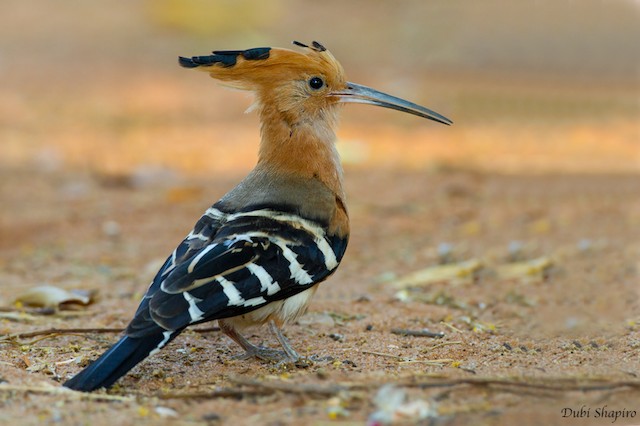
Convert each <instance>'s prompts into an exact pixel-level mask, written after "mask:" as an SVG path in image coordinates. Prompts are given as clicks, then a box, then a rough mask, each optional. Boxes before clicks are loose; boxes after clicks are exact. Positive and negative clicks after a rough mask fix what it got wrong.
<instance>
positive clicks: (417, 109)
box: [331, 82, 453, 126]
mask: <svg viewBox="0 0 640 426" xmlns="http://www.w3.org/2000/svg"><path fill="white" fill-rule="evenodd" d="M331 95H332V96H335V97H337V98H338V99H339V102H343V103H357V104H368V105H376V106H379V107H383V108H390V109H395V110H397V111H402V112H406V113H409V114H413V115H417V116H418V117H423V118H428V119H429V120H433V121H437V122H438V123H442V124H446V125H447V126H448V125H450V124H453V121H451V120H449V119H448V118H447V117H445V116H443V115H440V114H438V113H437V112H435V111H431V110H430V109H428V108H425V107H423V106H420V105H417V104H414V103H413V102H409V101H405V100H404V99H401V98H396V97H395V96H391V95H388V94H386V93H382V92H379V91H378V90H375V89H372V88H370V87H367V86H362V85H360V84H355V83H349V82H347V88H346V89H344V90H340V91H337V92H332V93H331Z"/></svg>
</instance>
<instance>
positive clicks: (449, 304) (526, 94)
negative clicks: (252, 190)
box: [0, 0, 640, 424]
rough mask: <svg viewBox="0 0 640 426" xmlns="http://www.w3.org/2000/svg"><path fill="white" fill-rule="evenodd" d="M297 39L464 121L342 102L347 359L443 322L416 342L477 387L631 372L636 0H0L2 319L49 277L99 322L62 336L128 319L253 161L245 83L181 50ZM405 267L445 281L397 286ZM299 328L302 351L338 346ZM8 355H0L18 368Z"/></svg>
mask: <svg viewBox="0 0 640 426" xmlns="http://www.w3.org/2000/svg"><path fill="white" fill-rule="evenodd" d="M292 40H299V41H301V42H305V43H310V42H311V41H312V40H317V41H319V42H321V43H323V44H324V45H325V46H327V48H329V49H330V50H331V51H332V53H333V54H334V55H335V57H336V58H337V59H338V60H339V61H340V62H341V63H342V64H343V66H344V68H345V70H346V72H347V75H348V78H349V80H351V81H353V82H355V83H360V84H364V85H367V86H371V87H373V88H376V89H378V90H381V91H384V92H387V93H390V94H393V95H396V96H399V97H402V98H405V99H408V100H411V101H414V102H417V103H419V104H422V105H424V106H426V107H428V108H431V109H433V110H435V111H437V112H439V113H441V114H443V115H445V116H447V117H449V118H451V119H452V120H453V121H454V125H453V126H450V127H449V126H444V125H441V124H438V123H434V122H431V121H427V120H421V119H418V118H417V117H415V116H410V115H408V114H400V113H397V112H393V111H390V110H386V109H382V108H371V107H365V106H362V105H347V106H345V108H344V114H343V117H342V124H341V126H340V129H339V131H338V149H339V150H340V152H341V155H342V158H343V161H344V163H345V177H346V192H347V198H348V206H349V212H350V218H351V223H352V233H351V237H350V243H349V244H350V247H349V250H348V251H347V254H346V256H345V258H344V261H343V264H342V266H341V267H340V268H339V270H338V271H337V272H336V274H335V276H334V277H332V279H331V281H330V282H329V283H328V284H327V285H326V286H324V285H323V288H322V290H321V291H319V292H318V294H317V296H316V297H315V298H314V301H313V304H312V306H311V308H310V311H311V312H312V313H322V312H325V313H326V312H333V313H338V314H339V316H340V317H341V318H342V317H344V318H346V317H349V318H351V317H352V316H353V314H354V313H357V314H360V315H363V318H366V319H362V321H366V324H373V325H374V330H379V331H378V332H377V333H378V334H375V336H376V337H375V342H374V338H371V337H367V336H366V333H368V331H364V330H365V322H361V321H360V320H353V321H351V320H349V321H347V320H345V325H344V327H346V328H338V330H345V331H344V333H345V335H347V336H349V337H348V339H351V340H347V344H346V345H345V347H348V348H351V349H350V350H353V352H352V353H351V355H349V356H350V357H351V358H349V359H353V360H354V361H355V362H356V363H357V364H358V365H360V366H363V365H364V366H365V367H363V369H364V370H365V371H366V370H369V368H368V367H367V366H368V365H370V364H369V363H371V362H374V361H372V359H371V358H370V357H367V356H365V355H363V353H360V352H359V350H358V348H357V345H359V344H360V343H358V344H356V346H352V343H351V342H360V341H361V340H360V339H359V338H358V337H357V336H358V333H360V337H362V341H365V340H366V339H367V338H369V339H370V343H367V344H366V345H365V346H363V347H366V348H369V350H372V349H373V350H379V351H380V352H388V351H391V350H392V349H389V348H391V346H390V345H391V344H394V345H396V346H395V348H399V347H400V346H401V347H402V349H398V351H400V350H402V351H405V350H407V347H406V346H405V341H403V340H398V339H401V338H402V337H401V336H395V335H391V334H389V333H388V332H386V331H385V330H387V331H388V329H389V328H390V327H392V326H397V327H406V328H422V327H425V328H429V329H433V330H434V331H443V332H446V333H448V334H449V333H452V332H451V330H450V329H449V328H446V327H445V326H443V325H442V322H444V323H445V324H452V325H453V329H455V330H457V333H458V334H451V336H452V337H451V339H458V338H459V339H460V340H463V341H465V342H468V343H469V345H470V346H468V348H470V349H469V350H468V351H467V352H463V351H466V350H467V346H461V349H460V351H459V352H456V351H457V350H458V349H457V347H455V346H446V347H445V346H443V347H442V348H440V349H438V352H429V355H425V356H433V357H434V358H438V357H439V358H442V359H455V360H462V361H463V362H464V363H465V364H464V365H466V366H467V367H468V368H469V369H471V370H475V369H476V367H478V372H479V373H480V374H481V375H485V374H491V373H496V372H498V373H504V374H506V375H512V374H516V373H514V372H515V371H524V372H526V373H527V374H529V373H531V368H532V366H534V365H535V366H536V368H539V370H537V371H536V372H535V374H539V372H540V371H542V372H545V371H546V372H549V373H550V374H553V373H558V374H560V375H563V374H567V371H574V372H576V374H578V375H579V376H580V377H586V376H589V377H592V376H593V374H596V373H598V374H600V375H601V376H603V377H604V376H605V375H609V374H614V372H620V371H623V369H626V371H629V374H632V375H633V377H637V374H636V373H637V371H638V370H639V368H638V366H637V363H638V359H640V358H639V357H638V348H639V347H640V334H639V333H640V286H639V285H638V283H639V282H640V280H639V278H638V277H639V275H638V273H639V271H640V263H639V262H638V259H640V179H639V177H640V176H639V172H640V1H637V0H636V1H632V0H530V1H510V0H483V1H471V0H467V1H462V0H403V1H375V2H374V1H366V0H352V1H342V0H324V1H309V0H298V1H293V0H270V1H255V0H139V1H132V0H111V1H109V2H96V1H86V0H56V1H51V0H30V1H24V0H2V3H1V6H0V314H1V313H2V312H3V309H4V310H5V311H8V314H11V315H14V316H13V317H12V319H11V321H18V320H16V319H15V318H16V316H15V315H16V314H15V313H14V312H11V311H12V309H17V308H16V306H18V305H16V304H15V298H16V295H17V294H20V293H22V292H23V291H24V290H25V289H27V288H30V287H34V286H36V285H41V284H51V285H54V286H60V287H62V288H64V289H83V290H90V291H92V292H95V294H97V296H96V304H95V305H94V306H91V307H87V308H86V310H82V311H79V314H85V313H86V315H90V317H89V316H77V317H73V318H71V319H65V318H66V317H60V318H58V317H55V320H56V321H57V322H56V323H55V324H58V326H60V327H61V328H64V327H69V326H74V325H75V326H87V325H89V324H91V325H93V326H108V327H115V326H124V325H126V321H127V320H128V318H130V315H131V312H132V311H133V310H134V309H135V306H136V305H137V303H138V300H139V298H140V297H141V295H142V292H144V291H145V290H146V285H147V284H148V282H149V281H148V280H149V279H150V278H151V277H152V276H153V275H154V274H155V272H156V271H157V269H158V268H159V267H160V265H161V264H162V263H163V261H164V259H165V256H166V255H167V254H168V253H170V252H171V250H173V249H174V247H175V245H176V243H177V242H178V241H180V240H181V239H182V238H183V237H184V235H186V234H187V233H188V232H189V230H190V228H191V226H192V225H193V224H194V223H195V221H196V220H197V218H198V217H199V216H200V215H201V214H202V212H203V211H204V210H205V209H206V208H207V207H208V206H209V205H211V203H213V202H214V201H215V200H217V199H219V197H220V196H222V195H223V194H224V193H225V192H226V191H228V190H229V189H230V188H232V187H233V186H234V185H236V184H237V183H238V182H239V181H240V180H241V179H242V178H243V177H244V176H245V175H246V173H247V172H248V171H249V170H250V169H251V168H252V167H253V166H254V164H255V162H256V154H257V148H258V143H259V131H258V117H257V115H256V114H254V113H252V114H244V113H243V112H244V111H245V110H246V109H247V108H248V107H249V105H250V104H251V102H252V101H251V95H250V94H248V93H243V92H239V91H233V90H228V89H225V88H223V87H221V86H220V85H219V84H217V83H216V82H215V81H214V80H212V79H210V78H209V77H208V76H207V75H206V74H205V73H202V72H197V71H194V70H188V69H184V68H181V67H179V66H178V60H177V57H178V56H179V55H182V56H192V55H206V54H208V53H209V52H211V51H212V50H225V49H247V48H253V47H261V46H277V47H290V48H294V46H292V45H291V41H292ZM468 265H475V266H472V267H469V266H468ZM451 266H453V269H447V270H453V271H454V273H453V274H452V275H449V276H447V277H446V278H443V277H442V275H441V274H440V273H441V269H440V268H441V267H445V269H446V268H449V267H451ZM415 271H423V272H424V271H426V272H425V273H426V275H429V274H432V275H430V276H432V277H433V276H435V278H433V279H432V281H430V282H427V283H426V284H425V283H422V284H421V286H419V287H418V288H415V289H413V288H410V291H409V290H407V291H404V290H403V291H400V292H398V289H397V285H398V282H400V283H401V282H403V279H404V282H407V278H406V276H407V274H411V273H413V272H415ZM439 274H440V275H439ZM403 277H404V278H403ZM414 278H415V276H414ZM409 281H411V280H409ZM18 308H19V306H18ZM0 316H1V315H0ZM356 317H357V316H353V318H356ZM18 318H21V317H18ZM51 318H52V317H41V318H40V319H39V320H38V321H39V322H34V323H31V322H8V321H10V320H2V321H0V326H2V327H4V328H2V327H0V331H2V330H3V329H4V330H5V331H4V332H5V333H15V332H16V331H20V330H31V329H32V328H35V327H41V328H42V327H44V326H45V325H46V326H50V323H49V322H50V321H52V320H51ZM89 319H90V320H89ZM25 321H26V320H25ZM30 321H31V320H30ZM34 321H35V320H34ZM332 321H333V320H332ZM318 327H321V326H320V325H315V324H314V325H313V326H312V327H291V328H290V329H289V331H288V332H290V333H297V334H293V338H294V341H295V339H296V338H298V339H300V338H305V339H306V337H305V336H307V334H305V333H307V332H308V331H309V330H316V329H317V328H318ZM341 327H342V326H341ZM328 330H329V329H328V328H327V333H332V332H334V331H335V330H332V331H328ZM367 330H368V328H367ZM342 332H343V331H341V333H342ZM363 333H364V335H363ZM374 333H375V331H374ZM459 333H462V334H459ZM558 336H559V337H558ZM552 337H553V338H552ZM555 337H557V338H556V339H554V338H555ZM63 342H64V341H63ZM176 342H178V341H176ZM309 342H310V343H309V345H310V346H311V349H306V348H305V349H304V350H305V351H307V352H308V353H317V352H318V351H323V350H329V351H330V353H337V351H340V353H342V351H343V349H344V348H345V347H342V346H340V345H341V343H340V342H338V341H335V342H334V341H333V340H331V339H328V338H327V339H325V340H320V339H316V338H315V337H314V338H312V339H311V340H309ZM327 342H329V343H327ZM508 342H511V343H510V345H512V346H513V348H517V347H524V348H525V351H524V352H523V351H519V352H517V351H516V350H514V351H511V349H512V346H510V345H509V344H508ZM574 342H578V343H574ZM580 342H582V343H580ZM374 343H375V344H379V345H380V347H379V348H378V349H376V347H375V346H372V345H373V344H374ZM457 343H460V342H457ZM61 344H64V343H61ZM177 344H178V343H177ZM313 345H316V346H313ZM330 345H334V346H330ZM398 345H399V346H398ZM471 345H473V346H471ZM578 345H581V346H580V347H582V348H583V349H584V348H586V349H585V350H577V349H576V350H575V351H574V348H578ZM320 346H322V347H320ZM419 346H420V345H419V344H416V346H415V351H418V350H419ZM437 346H441V345H437ZM496 347H497V348H498V349H496ZM527 347H528V348H537V349H536V351H535V352H534V351H532V350H529V352H527V354H529V355H531V356H532V357H533V356H535V358H528V356H529V355H527V356H526V357H525V356H524V355H522V354H524V353H525V352H526V348H527ZM11 348H12V349H13V350H11ZM11 348H10V349H8V350H7V351H0V352H2V354H4V358H1V359H0V366H2V365H10V363H14V359H22V357H23V356H24V352H23V350H22V349H21V347H18V346H11ZM327 348H328V349H327ZM500 348H503V349H500ZM504 348H506V349H504ZM591 348H602V350H600V349H598V350H595V349H594V350H593V351H590V350H591ZM63 349H64V348H63ZM65 351H66V352H65ZM314 351H315V352H314ZM504 351H507V352H508V353H505V352H504ZM589 351H590V352H589ZM498 352H500V353H499V355H498ZM574 352H575V353H574ZM198 353H200V352H198ZM205 353H208V352H207V351H203V352H202V354H205ZM399 353H400V354H401V355H402V357H403V358H402V359H405V358H404V357H405V356H407V354H406V353H404V352H399ZM416 353H417V352H416ZM52 354H53V355H52ZM536 354H543V355H542V356H538V355H536ZM503 355H504V356H503ZM521 355H522V356H521ZM71 356H76V355H71V354H70V353H69V350H67V349H64V350H62V351H57V352H51V353H50V352H47V355H46V357H49V358H47V359H49V360H51V359H52V358H54V357H57V358H55V359H57V360H59V361H62V360H63V359H68V358H69V357H71ZM202 356H205V355H202ZM345 356H346V355H345ZM420 356H422V355H420ZM212 359H213V358H212ZM398 359H400V358H398ZM532 359H535V360H536V361H535V362H534V361H530V360H532ZM500 360H501V361H500ZM375 362H377V363H379V364H376V365H375V366H374V367H375V368H378V367H379V366H380V365H381V364H384V363H386V362H391V361H389V359H387V358H379V357H378V358H377V361H375ZM393 362H396V361H393ZM64 364H65V365H68V368H69V370H68V371H71V369H72V368H75V367H73V366H72V365H71V364H68V362H67V361H65V362H64ZM458 364H459V363H458ZM11 365H12V364H11ZM26 365H28V364H26ZM411 365H413V366H411ZM411 365H407V366H405V367H402V368H407V369H413V368H415V369H422V368H423V367H420V365H422V364H411ZM20 368H22V367H20ZM20 368H19V369H18V370H19V371H22V370H20ZM238 368H240V367H239V364H238ZM393 368H394V369H395V368H396V367H395V366H394V367H393ZM443 368H447V367H443ZM514 368H518V369H520V370H516V369H514ZM571 368H574V370H570V369H571ZM160 369H161V370H163V371H164V370H167V371H168V370H170V368H169V367H161V368H160ZM370 370H371V371H373V370H374V369H373V368H372V369H370ZM193 371H194V372H196V373H199V372H198V371H196V370H193ZM393 371H395V370H393ZM416 371H417V370H416ZM433 371H436V372H439V371H440V370H433ZM11 374H13V373H11ZM25 374H26V373H25ZM240 374H244V372H240ZM412 374H413V373H412ZM598 374H596V376H598ZM620 374H623V373H620ZM624 374H626V373H624ZM2 377H3V378H7V377H10V376H8V375H7V374H5V373H2ZM624 377H626V378H627V379H628V378H629V377H628V376H624ZM351 379H352V378H351V377H349V380H351ZM7 380H8V379H7ZM194 380H195V381H194V383H195V382H198V380H199V378H196V377H194ZM482 392H483V396H482V398H484V390H483V391H482ZM581 395H582V394H581ZM616 395H621V393H618V394H616ZM634 395H635V394H632V393H631V392H629V395H628V398H629V399H631V398H633V397H634ZM580 398H582V396H580ZM594 398H595V397H594ZM636 399H637V398H636ZM38 401H40V400H37V399H34V400H33V404H34V406H37V407H38V409H40V408H39V407H44V406H49V405H52V404H48V403H41V402H38ZM482 401H483V402H482V404H480V405H482V406H483V407H492V406H491V404H489V405H488V406H487V405H486V404H485V403H484V399H483V400H482ZM545 401H546V400H545ZM584 403H585V400H580V401H579V403H578V402H577V403H576V404H574V405H572V406H576V407H579V406H581V405H583V404H584ZM600 403H601V400H599V402H598V404H600ZM545 404H546V402H545ZM14 406H15V407H20V406H22V404H14ZM566 406H569V405H566ZM594 406H595V402H594ZM464 407H466V405H465V406H463V408H464ZM621 407H622V406H620V407H619V408H621ZM213 411H216V412H217V409H216V410H213ZM118 412H120V408H118ZM245 412H246V411H243V410H240V409H238V410H236V413H235V414H236V415H241V414H242V415H244V414H243V413H245ZM558 412H559V411H556V413H558ZM122 413H126V411H122V412H121V414H120V415H125V414H122ZM238 413H240V414H238ZM16 418H20V417H19V415H16ZM110 418H111V417H110ZM116 418H117V417H116ZM555 419H557V417H554V420H553V421H538V422H537V423H538V424H549V423H554V421H555V422H557V420H555ZM476 420H477V419H474V420H473V421H474V422H475V421H476ZM520 420H521V417H519V420H518V421H520ZM67 423H73V422H72V421H68V422H67ZM230 423H232V422H230ZM463 423H469V422H462V423H461V424H463ZM297 424H306V423H305V422H297Z"/></svg>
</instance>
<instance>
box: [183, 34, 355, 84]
mask: <svg viewBox="0 0 640 426" xmlns="http://www.w3.org/2000/svg"><path fill="white" fill-rule="evenodd" d="M293 44H294V45H296V46H299V47H301V48H303V52H299V51H293V50H289V49H282V48H271V47H256V48H253V49H247V50H214V51H213V52H212V54H211V55H206V56H192V57H190V58H186V57H180V58H179V63H180V65H181V66H183V67H185V68H198V69H201V70H203V71H206V72H208V73H209V74H210V75H211V77H213V78H215V79H218V80H221V81H224V82H226V83H227V84H230V85H232V86H234V87H237V88H240V89H247V90H256V89H259V88H267V87H270V86H273V85H277V83H278V81H286V80H296V79H300V78H306V77H310V76H313V75H320V76H323V77H324V78H325V79H327V80H333V81H334V82H335V83H338V84H340V83H343V82H344V81H345V78H344V70H343V69H342V66H341V65H340V64H339V63H338V61H337V60H336V59H335V58H334V57H333V55H332V54H331V53H330V52H329V51H328V50H327V49H326V48H325V47H324V46H323V45H322V44H320V43H318V42H317V41H314V42H312V43H311V45H310V46H309V45H306V44H304V43H301V42H299V41H294V42H293ZM327 82H328V83H330V81H327Z"/></svg>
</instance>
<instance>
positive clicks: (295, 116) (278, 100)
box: [179, 41, 451, 125]
mask: <svg viewBox="0 0 640 426" xmlns="http://www.w3.org/2000/svg"><path fill="white" fill-rule="evenodd" d="M293 43H294V44H295V45H296V46H299V47H301V48H302V49H303V51H302V52H297V51H293V50H289V49H279V48H270V47H258V48H254V49H248V50H224V51H214V52H213V54H212V55H207V56H193V57H191V58H184V57H180V58H179V61H180V65H182V66H183V67H185V68H199V69H202V70H204V71H207V72H208V73H209V74H210V75H211V77H213V78H215V79H218V80H220V81H223V82H224V83H226V84H228V85H230V86H233V87H236V88H240V89H244V90H251V91H253V92H255V93H256V95H257V101H258V106H259V107H261V108H264V107H265V106H267V105H268V106H269V109H270V110H271V109H272V110H274V111H275V112H277V113H278V114H279V115H281V117H283V118H284V119H285V120H286V121H287V122H288V123H289V124H298V123H301V122H304V121H308V120H309V121H316V120H323V119H324V120H331V119H332V118H333V117H335V110H336V106H337V105H339V104H341V103H347V102H353V103H363V104H369V105H376V106H381V107H385V108H391V109H395V110H398V111H402V112H406V113H410V114H414V115H418V116H420V117H424V118H428V119H430V120H434V121H438V122H440V123H444V124H447V125H448V124H451V120H449V119H448V118H446V117H444V116H442V115H440V114H438V113H436V112H434V111H431V110H429V109H427V108H424V107H422V106H419V105H416V104H414V103H412V102H409V101H406V100H404V99H400V98H397V97H394V96H391V95H388V94H386V93H382V92H379V91H377V90H374V89H371V88H369V87H366V86H362V85H359V84H355V83H350V82H348V81H347V80H346V77H345V73H344V70H343V68H342V66H341V65H340V63H339V62H338V61H337V60H336V59H335V58H334V57H333V55H332V54H331V53H330V52H329V51H328V50H327V49H326V48H325V47H324V46H323V45H321V44H320V43H318V42H315V41H314V42H313V43H312V44H311V46H307V45H305V44H302V43H300V42H293Z"/></svg>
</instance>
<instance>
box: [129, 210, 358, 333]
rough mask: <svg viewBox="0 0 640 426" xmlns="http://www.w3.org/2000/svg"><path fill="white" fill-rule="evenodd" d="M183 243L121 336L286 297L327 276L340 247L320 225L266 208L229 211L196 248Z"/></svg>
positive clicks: (341, 250) (174, 327)
mask: <svg viewBox="0 0 640 426" xmlns="http://www.w3.org/2000/svg"><path fill="white" fill-rule="evenodd" d="M192 234H193V233H192ZM192 234H190V235H192ZM186 242H188V239H187V240H185V242H183V244H181V246H179V247H178V249H176V252H174V254H173V255H172V257H170V258H169V260H168V261H167V263H166V264H165V268H163V269H164V270H161V272H159V273H158V276H157V277H156V280H154V283H153V284H152V286H151V288H150V289H149V291H148V292H147V295H146V296H145V299H144V300H143V303H142V304H141V306H140V308H139V309H138V312H137V313H136V316H135V318H134V320H133V321H132V322H131V324H130V325H129V328H128V329H127V335H130V336H133V337H141V336H144V335H145V334H147V333H149V332H153V331H155V332H156V333H157V327H158V326H160V327H162V328H163V329H165V330H169V331H172V330H182V329H183V328H185V327H186V326H188V325H189V324H194V323H199V322H203V321H209V320H213V319H218V318H227V317H232V316H236V315H241V314H244V313H247V312H249V311H252V310H255V309H257V308H259V307H261V306H264V305H266V304H267V303H269V302H272V301H274V300H280V299H285V298H287V297H290V296H293V295H295V294H297V293H299V292H301V291H304V290H306V289H307V288H309V287H311V286H312V285H314V284H315V283H318V282H320V281H322V280H324V279H325V278H326V277H327V276H329V275H330V274H331V273H332V272H333V271H334V270H335V269H336V267H337V266H338V263H339V261H340V259H341V258H342V255H343V254H344V250H345V249H346V240H343V239H339V238H329V237H327V236H326V234H325V232H324V230H323V229H322V228H321V227H320V226H318V225H316V224H314V223H311V222H309V221H306V220H304V219H300V218H298V217H296V216H293V215H289V214H282V213H277V212H273V211H258V212H249V213H239V214H234V215H229V216H228V217H227V218H226V220H225V222H224V224H222V225H221V226H220V227H219V229H217V232H216V235H215V238H214V239H213V240H212V241H211V242H210V243H209V244H206V245H204V246H202V247H200V248H198V249H197V250H194V249H193V248H192V247H186V248H185V247H183V246H184V245H185V244H186ZM181 247H183V248H182V249H181ZM185 250H186V251H185ZM181 251H184V254H188V256H185V255H184V254H183V255H182V256H180V252H181ZM143 305H144V306H143Z"/></svg>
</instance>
